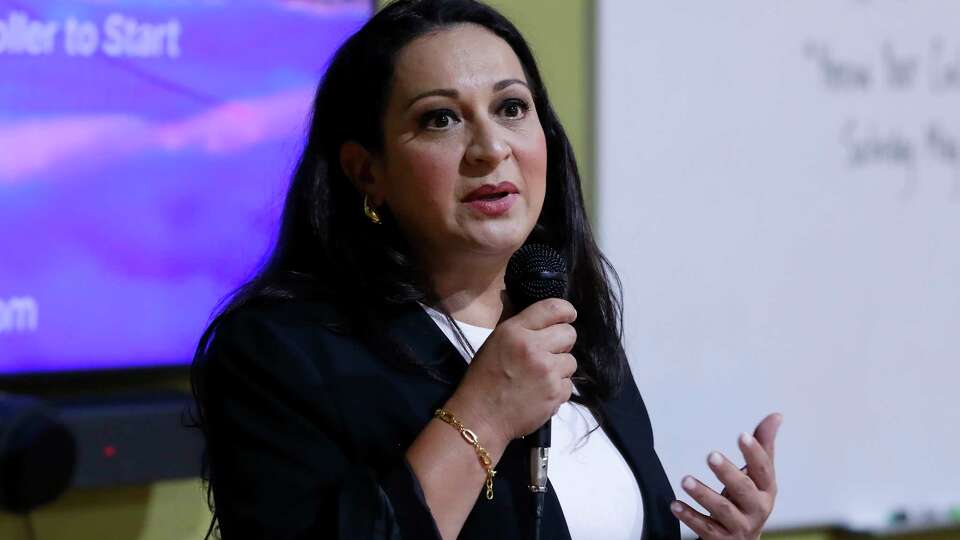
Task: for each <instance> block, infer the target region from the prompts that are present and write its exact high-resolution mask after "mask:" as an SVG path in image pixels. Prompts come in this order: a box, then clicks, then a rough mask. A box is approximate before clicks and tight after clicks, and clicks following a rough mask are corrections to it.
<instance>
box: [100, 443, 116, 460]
mask: <svg viewBox="0 0 960 540" xmlns="http://www.w3.org/2000/svg"><path fill="white" fill-rule="evenodd" d="M115 455H117V449H116V448H114V446H113V445H112V444H108V445H107V446H104V447H103V457H105V458H112V457H113V456H115Z"/></svg>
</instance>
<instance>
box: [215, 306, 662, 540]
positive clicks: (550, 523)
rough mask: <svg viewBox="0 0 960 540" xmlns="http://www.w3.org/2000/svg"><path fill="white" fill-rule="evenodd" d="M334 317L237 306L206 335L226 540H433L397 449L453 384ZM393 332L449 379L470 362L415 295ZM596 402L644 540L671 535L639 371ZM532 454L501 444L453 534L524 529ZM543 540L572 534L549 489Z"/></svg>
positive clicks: (306, 310)
mask: <svg viewBox="0 0 960 540" xmlns="http://www.w3.org/2000/svg"><path fill="white" fill-rule="evenodd" d="M340 320H341V318H340V317H339V316H338V314H337V311H336V309H335V308H334V306H333V305H332V304H328V303H323V302H307V301H297V302H288V303H283V304H277V305H275V306H272V307H269V308H256V309H252V308H244V309H242V310H240V311H239V312H237V313H235V314H233V315H231V316H229V317H227V318H225V320H224V321H223V323H222V325H221V326H220V328H219V330H218V331H217V333H216V334H215V336H214V338H213V339H212V341H211V344H210V347H209V349H208V355H207V357H206V359H205V361H204V362H203V363H202V364H201V365H202V368H203V374H204V378H205V381H206V383H205V386H204V388H205V393H206V396H207V397H206V399H205V402H206V406H207V408H206V422H207V428H208V431H207V449H208V452H209V455H210V458H211V462H210V463H211V485H212V488H213V495H214V501H215V505H216V510H217V514H218V516H219V520H220V529H221V534H222V535H223V538H224V540H238V539H242V538H256V539H261V538H263V539H267V538H269V539H275V540H281V539H308V538H309V539H323V538H340V539H368V538H370V539H372V538H376V539H398V538H403V539H406V540H409V539H421V538H423V539H439V538H440V535H439V532H438V530H437V527H436V524H435V522H434V521H433V517H432V515H431V514H430V510H429V508H428V507H427V506H426V503H425V501H424V496H423V492H422V490H421V488H420V485H419V484H418V482H417V479H416V477H415V476H414V474H413V472H412V470H411V469H410V466H409V464H408V463H407V461H406V460H405V459H404V453H405V451H406V449H407V447H408V446H409V445H410V444H411V443H412V442H413V440H414V439H415V438H416V436H417V435H418V434H419V432H420V431H421V430H422V429H423V428H424V426H425V425H426V424H427V422H429V421H430V419H431V418H432V415H433V411H434V410H435V409H436V408H437V407H439V406H441V405H442V404H443V403H444V402H445V401H446V400H447V399H449V397H450V396H451V394H452V393H453V391H454V389H455V384H445V383H443V382H440V381H437V380H436V379H435V378H431V377H429V376H428V375H426V374H425V373H418V372H416V371H403V370H400V369H397V368H395V367H392V365H391V364H389V363H387V362H385V361H384V360H383V359H382V355H380V356H378V355H374V354H373V353H372V352H371V350H370V349H369V348H368V347H367V346H365V345H364V342H363V341H362V340H360V339H358V338H357V337H356V336H352V335H348V334H346V333H339V332H335V331H333V330H330V329H328V328H325V326H329V325H331V324H336V323H337V322H338V321H340ZM388 332H389V333H390V334H391V335H393V336H396V337H399V338H400V339H401V340H402V342H404V343H407V344H409V346H410V347H411V349H412V351H413V352H414V353H415V354H416V355H418V357H419V358H422V359H423V360H424V361H425V362H429V363H430V364H431V365H432V366H434V367H435V368H437V369H438V370H440V371H441V372H443V373H445V374H447V375H449V377H448V378H449V379H450V380H452V381H459V380H460V378H461V377H462V375H463V373H464V371H465V370H466V368H467V363H466V362H465V361H464V360H463V358H462V357H461V356H460V354H459V353H458V352H457V350H456V349H455V348H454V346H453V345H452V344H451V343H450V341H449V340H448V339H447V337H446V335H445V334H444V333H443V332H442V331H441V330H440V328H439V327H437V325H436V324H435V323H434V321H433V320H432V319H431V318H430V316H429V315H428V314H427V313H426V312H425V311H424V310H423V308H421V307H420V306H419V305H417V304H416V303H411V304H409V306H405V307H403V308H401V309H400V310H399V311H398V314H397V315H396V317H393V318H392V319H391V322H390V324H389V328H388ZM602 406H603V409H604V412H605V413H606V414H607V415H608V417H609V419H610V428H609V429H608V430H607V435H608V436H609V437H610V440H611V441H612V442H613V444H614V445H615V446H616V447H617V448H618V449H619V450H620V452H621V454H622V455H623V456H624V457H625V458H626V461H627V463H628V464H629V466H630V468H631V469H632V470H633V473H634V476H635V477H636V480H637V483H638V485H639V487H640V490H641V493H642V495H643V510H644V534H643V537H644V538H646V539H650V540H660V539H671V540H674V539H678V538H679V537H680V529H679V524H678V521H677V520H676V518H675V517H674V516H673V515H672V514H671V513H670V510H669V504H670V502H671V501H672V500H673V499H674V494H673V491H672V489H671V487H670V484H669V482H668V480H667V477H666V475H665V474H664V471H663V468H662V466H661V464H660V460H659V459H658V458H657V454H656V452H655V451H654V448H653V434H652V432H651V427H650V420H649V418H648V417H647V411H646V408H645V407H644V404H643V401H642V400H641V398H640V394H639V392H638V390H637V387H636V384H635V383H634V381H633V378H632V377H628V380H627V384H625V385H624V389H623V390H622V391H621V393H620V395H619V396H618V397H617V398H615V399H612V400H610V401H608V402H606V403H604V404H603V405H602ZM528 455H529V452H528V450H527V449H526V448H525V447H524V445H523V443H522V441H519V440H517V441H513V442H512V443H510V444H509V445H508V446H507V449H506V451H505V453H504V455H503V457H502V458H501V460H500V462H499V463H498V464H497V465H496V469H497V478H496V480H495V484H494V486H495V489H494V499H493V500H487V499H486V497H485V496H484V494H483V493H482V490H480V492H478V497H477V502H476V504H475V506H474V507H473V510H472V511H471V513H470V515H469V516H468V518H467V520H466V523H465V524H464V526H463V529H462V531H461V533H460V536H459V538H462V539H477V540H479V539H484V540H491V539H525V538H528V537H529V536H530V532H529V523H530V518H529V516H530V508H529V506H530V494H529V491H528V490H527V487H526V486H527V483H528V479H529V473H528V463H527V462H528ZM478 466H479V464H478ZM594 511H595V512H597V514H600V515H602V513H603V509H602V508H597V509H594ZM542 537H543V538H545V539H561V540H567V539H569V538H570V534H569V532H568V530H567V525H566V522H565V520H564V517H563V512H562V511H561V508H560V504H559V501H558V500H557V497H556V495H555V493H554V490H553V486H552V485H551V486H550V491H549V492H548V496H547V501H546V508H545V515H544V520H543V536H542Z"/></svg>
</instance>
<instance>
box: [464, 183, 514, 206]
mask: <svg viewBox="0 0 960 540" xmlns="http://www.w3.org/2000/svg"><path fill="white" fill-rule="evenodd" d="M511 193H519V190H518V189H517V186H515V185H513V184H512V183H510V182H500V183H499V184H496V185H494V184H486V185H483V186H480V187H478V188H477V189H475V190H473V191H471V192H470V193H468V194H467V196H466V197H464V198H463V202H470V201H477V200H484V201H495V200H497V199H502V198H504V197H506V196H507V195H510V194H511Z"/></svg>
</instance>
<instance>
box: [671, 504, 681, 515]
mask: <svg viewBox="0 0 960 540" xmlns="http://www.w3.org/2000/svg"><path fill="white" fill-rule="evenodd" d="M670 510H671V511H672V512H673V513H674V514H679V513H680V512H683V506H682V505H681V504H680V503H678V502H677V501H673V502H672V503H670Z"/></svg>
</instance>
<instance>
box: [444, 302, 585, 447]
mask: <svg viewBox="0 0 960 540" xmlns="http://www.w3.org/2000/svg"><path fill="white" fill-rule="evenodd" d="M576 318H577V311H576V309H575V308H574V307H573V304H571V303H570V302H568V301H566V300H562V299H559V298H547V299H545V300H540V301H539V302H536V303H533V304H531V305H530V306H529V307H527V308H526V309H524V310H523V311H521V312H520V313H517V314H516V315H514V316H513V317H510V318H508V319H506V320H503V321H502V322H500V324H498V325H497V327H496V328H495V329H494V330H493V332H492V333H491V334H490V336H489V337H488V338H487V340H486V341H485V342H484V344H483V346H482V347H481V348H480V350H479V351H477V354H476V356H475V357H474V358H473V360H472V361H471V362H470V366H469V367H468V369H467V372H466V374H465V375H464V378H463V380H462V381H461V382H460V386H459V387H457V390H456V391H455V392H454V395H453V396H452V397H451V398H450V400H449V401H448V402H447V404H446V406H447V407H449V408H450V410H451V411H453V412H454V413H455V414H457V415H460V416H463V417H470V418H472V420H473V421H474V422H480V423H482V424H484V425H485V427H486V428H487V430H488V431H489V432H493V433H497V434H499V435H500V436H502V437H503V440H504V441H505V442H509V441H511V440H513V439H516V438H518V437H521V436H525V435H528V434H530V433H533V432H534V431H535V430H536V429H537V428H539V427H540V426H542V425H543V424H544V423H546V421H547V420H549V419H550V417H551V416H553V414H555V413H556V411H557V410H558V409H559V408H560V405H561V404H562V403H564V402H565V401H567V400H568V399H570V394H571V393H572V391H573V383H572V382H571V380H570V377H571V376H572V375H573V373H574V371H576V369H577V361H576V359H575V358H574V357H573V355H572V354H570V351H571V350H572V349H573V346H574V344H575V343H576V341H577V332H576V330H575V329H574V327H573V326H572V325H571V324H570V323H572V322H573V321H575V320H576Z"/></svg>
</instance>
